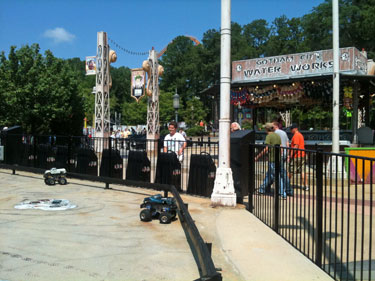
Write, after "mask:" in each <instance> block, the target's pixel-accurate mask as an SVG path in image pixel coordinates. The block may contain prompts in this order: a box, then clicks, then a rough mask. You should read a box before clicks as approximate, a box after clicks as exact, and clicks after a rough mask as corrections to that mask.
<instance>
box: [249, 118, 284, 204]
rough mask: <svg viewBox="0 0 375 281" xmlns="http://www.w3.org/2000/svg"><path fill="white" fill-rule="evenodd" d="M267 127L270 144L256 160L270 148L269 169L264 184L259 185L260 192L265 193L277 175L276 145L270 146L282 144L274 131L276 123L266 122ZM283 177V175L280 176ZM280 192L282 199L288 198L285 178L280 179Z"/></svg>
mask: <svg viewBox="0 0 375 281" xmlns="http://www.w3.org/2000/svg"><path fill="white" fill-rule="evenodd" d="M265 129H266V132H267V136H266V141H265V144H266V145H268V146H266V147H265V148H264V149H263V150H262V151H261V152H260V153H259V154H258V155H257V156H256V157H255V161H258V159H259V158H260V157H262V156H263V155H265V154H266V153H267V152H268V150H270V152H269V153H268V171H267V173H266V177H265V178H264V181H263V184H262V185H261V186H260V187H259V191H258V192H259V193H260V194H265V192H266V189H270V187H271V185H272V183H273V182H274V180H275V175H276V170H275V150H274V147H269V146H274V145H277V144H278V145H281V138H280V136H279V135H278V134H276V133H275V132H274V125H273V124H272V123H266V125H265ZM280 179H282V176H281V177H280ZM279 194H280V195H281V198H282V199H286V192H285V190H284V183H283V180H280V191H279Z"/></svg>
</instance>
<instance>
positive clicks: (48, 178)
mask: <svg viewBox="0 0 375 281" xmlns="http://www.w3.org/2000/svg"><path fill="white" fill-rule="evenodd" d="M44 182H45V184H47V185H55V184H56V182H58V183H59V184H62V185H65V184H67V180H66V170H65V169H64V168H62V169H56V168H52V169H51V170H47V171H45V172H44Z"/></svg>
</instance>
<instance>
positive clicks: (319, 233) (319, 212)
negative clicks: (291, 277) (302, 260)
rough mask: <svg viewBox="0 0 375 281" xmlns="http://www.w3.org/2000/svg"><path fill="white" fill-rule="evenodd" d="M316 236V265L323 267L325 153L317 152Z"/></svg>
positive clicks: (319, 150) (320, 150)
mask: <svg viewBox="0 0 375 281" xmlns="http://www.w3.org/2000/svg"><path fill="white" fill-rule="evenodd" d="M315 195H316V201H315V202H316V235H315V247H316V249H315V253H316V256H315V263H316V265H317V266H319V267H321V266H322V247H323V151H322V149H318V150H317V151H316V194H315Z"/></svg>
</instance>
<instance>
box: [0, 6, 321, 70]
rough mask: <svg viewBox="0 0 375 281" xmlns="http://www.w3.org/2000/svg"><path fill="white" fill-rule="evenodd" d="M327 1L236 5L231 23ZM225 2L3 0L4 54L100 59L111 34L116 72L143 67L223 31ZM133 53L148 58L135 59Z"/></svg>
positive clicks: (290, 13) (0, 40)
mask: <svg viewBox="0 0 375 281" xmlns="http://www.w3.org/2000/svg"><path fill="white" fill-rule="evenodd" d="M323 2H324V0H232V1H231V20H232V21H233V22H237V23H239V24H240V25H245V24H248V23H250V22H252V21H254V20H257V19H265V20H267V22H268V23H271V22H272V21H273V20H274V19H275V18H277V17H280V16H282V15H285V16H287V17H288V18H293V17H301V16H303V15H305V14H308V13H310V12H311V11H312V9H313V7H317V6H318V5H319V4H321V3H323ZM220 21H221V0H122V1H121V0H105V1H104V0H102V1H97V0H0V51H4V52H5V53H6V54H8V52H9V49H10V46H12V45H14V46H16V47H17V48H20V47H22V46H24V45H31V44H33V43H38V44H39V45H40V48H41V50H40V51H41V53H43V54H44V52H45V51H46V50H48V49H49V50H51V51H52V53H53V55H54V56H55V57H58V58H64V59H68V58H74V57H78V58H80V59H81V60H85V57H86V56H95V55H96V45H97V32H99V31H105V32H107V35H108V37H109V38H110V39H111V40H112V41H113V42H116V44H117V45H118V46H121V48H118V47H116V44H114V43H111V41H109V42H108V43H109V45H110V47H111V49H113V50H115V51H116V53H117V57H118V59H117V61H116V62H115V63H113V64H112V65H113V66H114V67H121V66H126V67H129V68H138V67H141V65H142V61H143V60H145V59H147V57H148V51H149V50H151V48H152V47H154V48H155V50H156V51H160V50H162V49H163V48H164V47H165V46H167V44H168V43H169V42H171V41H172V40H173V39H174V38H175V37H177V36H179V35H189V36H193V37H195V38H197V39H198V40H199V41H201V39H202V38H203V34H204V33H205V32H206V31H208V30H210V29H216V30H220ZM124 49H126V50H129V51H132V52H141V53H147V54H146V55H141V56H139V55H130V54H128V53H126V52H125V51H123V50H124Z"/></svg>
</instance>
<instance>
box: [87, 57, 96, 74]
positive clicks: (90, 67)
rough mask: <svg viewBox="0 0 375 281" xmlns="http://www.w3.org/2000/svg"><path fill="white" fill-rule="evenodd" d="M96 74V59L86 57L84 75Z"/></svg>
mask: <svg viewBox="0 0 375 281" xmlns="http://www.w3.org/2000/svg"><path fill="white" fill-rule="evenodd" d="M95 74H96V57H94V56H91V57H86V75H95Z"/></svg>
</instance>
